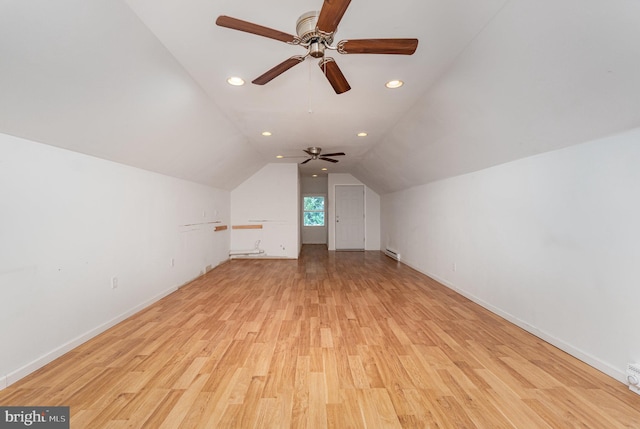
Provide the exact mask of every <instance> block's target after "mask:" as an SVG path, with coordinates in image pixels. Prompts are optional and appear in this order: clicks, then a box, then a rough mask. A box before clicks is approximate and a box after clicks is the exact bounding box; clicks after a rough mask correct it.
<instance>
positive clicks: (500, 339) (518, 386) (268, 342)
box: [0, 246, 640, 429]
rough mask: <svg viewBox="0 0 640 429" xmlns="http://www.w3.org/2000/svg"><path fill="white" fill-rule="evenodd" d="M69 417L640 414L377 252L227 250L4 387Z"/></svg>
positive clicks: (537, 423) (249, 423) (579, 367)
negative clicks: (202, 270) (190, 277)
mask: <svg viewBox="0 0 640 429" xmlns="http://www.w3.org/2000/svg"><path fill="white" fill-rule="evenodd" d="M0 405H49V406H51V405H68V406H70V407H71V427H72V428H74V429H76V428H91V429H94V428H160V427H162V428H172V429H173V428H289V427H291V428H313V429H316V428H326V427H330V428H340V429H342V428H387V427H389V428H400V427H404V428H492V429H493V428H570V427H588V428H619V427H640V396H638V395H635V394H633V393H631V392H630V391H629V390H628V389H627V387H626V386H624V385H622V384H620V383H619V382H617V381H615V380H612V379H611V378H609V377H607V376H605V375H603V374H602V373H600V372H598V371H596V370H594V369H592V368H590V367H589V366H587V365H585V364H583V363H582V362H580V361H578V360H576V359H574V358H572V357H571V356H569V355H567V354H565V353H563V352H562V351H560V350H558V349H556V348H554V347H552V346H551V345H549V344H547V343H545V342H543V341H542V340H540V339H538V338H536V337H534V336H532V335H530V334H528V333H526V332H524V331H523V330H521V329H520V328H518V327H516V326H514V325H512V324H510V323H508V322H505V321H504V320H502V319H500V318H499V317H497V316H495V315H493V314H492V313H490V312H488V311H486V310H484V309H483V308H481V307H479V306H478V305H476V304H474V303H472V302H470V301H469V300H467V299H465V298H464V297H461V296H460V295H457V294H456V293H454V292H453V291H451V290H450V289H447V288H446V287H444V286H442V285H440V284H438V283H437V282H435V281H434V280H432V279H430V278H428V277H425V276H423V275H421V274H419V273H417V272H416V271H414V270H412V269H410V268H408V267H406V266H403V265H400V264H397V263H395V262H394V261H392V260H390V259H388V258H386V257H385V256H383V255H382V254H380V253H378V252H364V253H363V252H344V253H343V252H337V253H334V252H327V251H326V250H324V247H323V246H305V247H304V250H303V254H302V257H301V259H300V260H298V261H293V260H234V261H231V262H228V263H225V264H223V265H221V266H220V267H218V268H216V269H214V270H213V271H211V272H209V273H208V274H206V275H205V276H203V277H201V278H200V279H198V280H196V281H194V282H193V283H190V284H189V285H186V286H184V287H183V288H181V289H180V290H179V291H177V292H175V293H173V294H172V295H170V296H168V297H166V298H164V299H162V300H161V301H159V302H157V303H156V304H154V305H152V306H151V307H149V308H147V309H146V310H144V311H142V312H141V313H139V314H136V315H135V316H133V317H131V318H129V319H127V320H126V321H124V322H123V323H120V324H119V325H117V326H116V327H114V328H112V329H110V330H108V331H107V332H105V333H103V334H101V335H99V336H97V337H96V338H94V339H92V340H91V341H89V342H87V343H85V344H84V345H82V346H80V347H78V348H77V349H75V350H73V351H71V352H70V353H67V354H66V355H64V356H63V357H61V358H60V359H58V360H56V361H54V362H52V363H51V364H49V365H47V366H46V367H44V368H42V369H41V370H39V371H37V372H36V373H34V374H32V375H31V376H29V377H27V378H25V379H23V380H21V381H20V382H18V383H16V384H14V385H12V386H10V387H9V388H7V389H5V390H4V391H1V392H0Z"/></svg>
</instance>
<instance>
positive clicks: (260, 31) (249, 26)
mask: <svg viewBox="0 0 640 429" xmlns="http://www.w3.org/2000/svg"><path fill="white" fill-rule="evenodd" d="M216 24H217V25H219V26H220V27H226V28H231V29H232V30H238V31H244V32H245V33H251V34H257V35H258V36H263V37H268V38H270V39H275V40H280V41H281V42H286V43H294V41H295V40H296V37H295V36H293V35H291V34H287V33H283V32H282V31H278V30H274V29H273V28H268V27H263V26H262V25H258V24H253V23H251V22H247V21H243V20H241V19H237V18H232V17H230V16H225V15H220V16H219V17H218V19H216Z"/></svg>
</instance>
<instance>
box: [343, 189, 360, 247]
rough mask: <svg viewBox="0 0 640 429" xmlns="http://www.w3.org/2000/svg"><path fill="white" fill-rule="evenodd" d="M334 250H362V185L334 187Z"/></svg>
mask: <svg viewBox="0 0 640 429" xmlns="http://www.w3.org/2000/svg"><path fill="white" fill-rule="evenodd" d="M336 250H364V186H363V185H336Z"/></svg>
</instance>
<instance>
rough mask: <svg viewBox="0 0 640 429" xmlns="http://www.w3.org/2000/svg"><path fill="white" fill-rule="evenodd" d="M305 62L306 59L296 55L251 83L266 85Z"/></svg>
mask: <svg viewBox="0 0 640 429" xmlns="http://www.w3.org/2000/svg"><path fill="white" fill-rule="evenodd" d="M303 60H304V57H301V56H299V55H296V56H294V57H291V58H289V59H287V60H284V61H283V62H281V63H280V64H278V65H277V66H275V67H274V68H272V69H271V70H269V71H267V72H266V73H264V74H263V75H261V76H258V77H257V78H255V79H254V80H253V81H252V82H251V83H254V84H256V85H264V84H266V83H269V82H271V81H272V80H273V79H275V78H276V77H278V76H280V75H281V74H282V73H284V72H286V71H287V70H289V69H290V68H291V67H293V66H295V65H298V64H300V63H301V62H302V61H303Z"/></svg>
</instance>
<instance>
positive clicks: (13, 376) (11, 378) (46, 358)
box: [0, 276, 200, 390]
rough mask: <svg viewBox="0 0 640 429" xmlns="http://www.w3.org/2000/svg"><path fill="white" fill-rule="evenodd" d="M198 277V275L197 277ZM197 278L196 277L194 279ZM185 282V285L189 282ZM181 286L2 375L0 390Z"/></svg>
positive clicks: (174, 287) (170, 289)
mask: <svg viewBox="0 0 640 429" xmlns="http://www.w3.org/2000/svg"><path fill="white" fill-rule="evenodd" d="M198 277H200V276H198ZM196 278H197V277H196ZM193 280H195V278H194V279H193ZM193 280H190V281H188V282H187V283H191V282H192V281H193ZM187 283H185V285H186V284H187ZM179 288H180V287H177V286H173V287H171V288H169V289H168V290H166V291H164V292H162V293H160V294H159V295H156V296H154V297H153V298H151V299H149V300H147V301H145V302H143V303H141V304H138V305H136V306H135V307H133V308H132V309H130V310H128V311H126V312H124V313H122V314H120V315H119V316H117V317H115V318H113V319H111V320H109V321H108V322H105V323H103V324H101V325H99V326H97V327H95V328H93V329H91V330H90V331H88V332H85V333H84V334H82V335H80V336H78V337H76V338H74V339H72V340H70V341H68V342H66V343H64V344H62V345H61V346H59V347H56V348H55V349H53V350H51V351H50V352H48V353H46V354H44V355H43V356H40V357H39V358H37V359H36V360H34V361H32V362H30V363H28V364H26V365H24V366H23V367H21V368H18V369H17V370H15V371H12V372H10V373H9V374H7V375H6V376H2V377H0V390H3V389H5V388H6V387H9V386H10V385H12V384H13V383H15V382H16V381H19V380H20V379H22V378H24V377H26V376H27V375H29V374H31V373H32V372H34V371H36V370H38V369H40V368H42V367H43V366H45V365H47V364H48V363H51V362H53V361H54V360H55V359H57V358H59V357H60V356H62V355H64V354H65V353H67V352H69V351H71V350H73V349H75V348H76V347H78V346H80V345H81V344H83V343H86V342H87V341H89V340H90V339H92V338H94V337H96V336H97V335H99V334H101V333H103V332H104V331H106V330H107V329H109V328H111V327H113V326H115V325H117V324H118V323H120V322H122V321H123V320H125V319H127V318H128V317H131V316H133V315H134V314H136V313H138V312H139V311H141V310H144V309H145V308H146V307H148V306H150V305H151V304H153V303H155V302H156V301H159V300H161V299H162V298H164V297H165V296H167V295H169V294H171V293H173V292H175V291H177V290H178V289H179Z"/></svg>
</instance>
